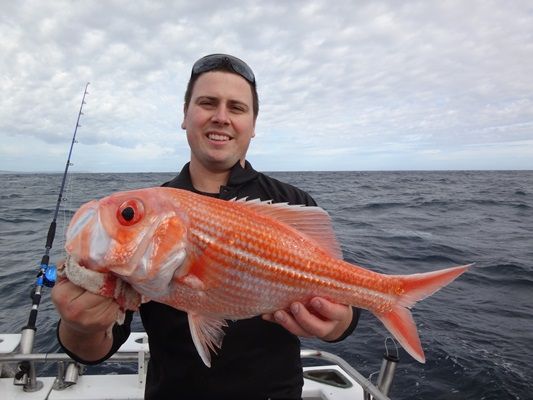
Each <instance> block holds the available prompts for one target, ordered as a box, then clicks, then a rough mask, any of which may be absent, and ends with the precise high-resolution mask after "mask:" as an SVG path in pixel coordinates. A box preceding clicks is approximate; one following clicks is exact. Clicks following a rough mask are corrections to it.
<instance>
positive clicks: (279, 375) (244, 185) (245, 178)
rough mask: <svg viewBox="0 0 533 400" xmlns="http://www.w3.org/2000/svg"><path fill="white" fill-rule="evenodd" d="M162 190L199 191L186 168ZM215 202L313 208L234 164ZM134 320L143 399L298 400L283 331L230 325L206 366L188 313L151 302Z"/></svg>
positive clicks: (295, 364) (295, 365) (291, 348)
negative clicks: (145, 357) (143, 368)
mask: <svg viewBox="0 0 533 400" xmlns="http://www.w3.org/2000/svg"><path fill="white" fill-rule="evenodd" d="M163 186H167V187H175V188H180V189H186V190H190V191H193V192H196V193H200V192H198V191H197V190H195V189H194V187H193V186H192V182H191V178H190V174H189V165H188V164H186V165H185V166H184V168H183V169H182V171H181V172H180V174H179V175H178V176H177V177H176V178H174V179H173V180H171V181H170V182H166V183H165V184H163ZM202 194H205V195H209V194H206V193H202ZM218 197H219V198H221V199H226V200H230V199H234V198H237V199H239V198H244V197H247V198H248V199H257V198H259V199H261V200H272V201H273V202H276V203H279V202H287V203H289V204H305V205H308V206H312V205H316V203H315V201H314V200H313V198H312V197H311V196H309V194H307V193H306V192H304V191H302V190H300V189H297V188H295V187H294V186H291V185H289V184H286V183H283V182H280V181H278V180H276V179H273V178H270V177H268V176H266V175H264V174H262V173H259V172H257V171H255V170H254V169H253V168H252V166H251V165H250V164H249V163H248V162H246V165H245V168H242V167H241V165H240V164H238V163H237V164H236V165H235V166H234V167H233V169H232V171H231V175H230V178H229V181H228V184H227V185H226V186H223V187H221V188H220V193H219V195H218ZM140 314H141V318H142V322H143V325H144V328H145V330H146V332H147V333H148V338H149V344H150V362H149V365H148V376H147V381H146V391H145V398H146V399H150V400H152V399H153V400H155V399H157V400H159V399H248V400H249V399H266V398H273V399H276V398H279V399H299V398H301V392H302V385H303V377H302V366H301V362H300V341H299V339H298V337H296V336H294V335H292V334H291V333H289V332H288V331H287V330H285V329H284V328H282V327H281V326H279V325H277V324H274V323H271V322H266V321H263V320H262V319H261V317H255V318H251V319H245V320H240V321H235V322H229V326H228V327H227V328H225V332H226V335H225V336H224V341H223V345H222V348H221V349H220V350H219V352H218V354H217V355H213V356H212V360H211V368H207V367H206V366H205V365H204V364H203V362H202V360H201V359H200V356H199V355H198V354H197V352H196V348H195V347H194V344H193V341H192V338H191V335H190V331H189V325H188V321H187V314H186V313H184V312H182V311H179V310H177V309H174V308H172V307H169V306H167V305H164V304H161V303H157V302H155V301H151V302H148V303H145V304H143V305H141V307H140ZM357 319H358V313H357V311H355V312H354V318H353V321H352V324H351V326H350V327H349V328H348V330H347V331H346V332H345V334H344V335H342V338H341V339H343V338H345V337H346V336H348V335H349V334H350V333H351V332H352V331H353V329H354V328H355V326H356V324H357ZM130 322H131V312H129V315H128V316H127V318H126V323H125V324H124V325H123V326H115V328H114V345H113V349H112V351H111V352H110V354H109V355H108V356H110V355H111V354H113V353H114V352H115V351H116V350H117V349H118V348H119V347H120V345H121V344H122V343H123V342H124V341H125V340H126V339H127V337H128V335H129V330H130V326H129V324H130ZM341 339H339V340H341ZM106 358H107V357H106ZM99 361H102V360H99Z"/></svg>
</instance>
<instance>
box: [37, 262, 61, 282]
mask: <svg viewBox="0 0 533 400" xmlns="http://www.w3.org/2000/svg"><path fill="white" fill-rule="evenodd" d="M56 280H57V267H56V265H55V264H41V269H40V270H39V273H38V274H37V285H38V286H43V285H44V286H46V287H49V288H51V287H54V285H55V284H56Z"/></svg>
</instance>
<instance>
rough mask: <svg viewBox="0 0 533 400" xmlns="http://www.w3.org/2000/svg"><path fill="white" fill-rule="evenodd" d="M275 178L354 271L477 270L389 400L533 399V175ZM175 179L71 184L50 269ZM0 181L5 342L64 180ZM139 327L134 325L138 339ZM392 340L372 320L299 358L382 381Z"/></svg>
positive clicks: (423, 312)
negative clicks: (130, 192)
mask: <svg viewBox="0 0 533 400" xmlns="http://www.w3.org/2000/svg"><path fill="white" fill-rule="evenodd" d="M270 175H272V176H274V177H276V178H278V179H281V180H283V181H286V182H289V183H292V184H294V185H296V186H298V187H300V188H302V189H305V190H307V191H308V192H309V193H310V194H311V195H312V196H313V197H314V198H315V199H316V200H317V202H318V203H319V204H320V205H321V206H322V207H323V208H325V209H326V210H327V211H328V212H329V213H330V214H331V216H332V219H333V223H334V226H335V230H336V232H337V236H338V239H339V241H340V243H341V246H342V249H343V253H344V257H345V259H346V260H348V261H350V262H353V263H357V264H359V265H362V266H364V267H366V268H370V269H372V270H375V271H378V272H383V273H388V274H409V273H417V272H424V271H431V270H435V269H439V268H445V267H450V266H454V265H458V264H466V263H471V262H475V263H476V265H475V267H474V268H473V269H472V270H471V271H470V272H468V273H466V274H464V275H463V276H461V277H460V278H459V279H458V280H456V281H455V282H453V283H452V284H451V285H449V286H448V287H446V288H444V289H443V290H441V291H440V292H438V293H436V294H435V295H433V296H432V297H430V298H427V299H425V300H423V301H421V302H420V303H418V304H417V305H416V306H415V308H414V309H413V315H414V319H415V321H416V322H417V326H418V329H419V334H420V337H421V341H422V346H423V348H424V350H425V353H426V358H427V361H426V364H420V363H418V362H416V361H415V360H413V359H412V358H411V357H410V356H409V355H408V354H407V353H405V351H403V350H402V349H400V350H399V351H400V358H401V360H400V363H399V364H398V366H397V372H396V376H395V378H394V384H393V388H392V391H391V393H390V396H391V398H393V399H432V400H437V399H487V400H488V399H532V398H533V367H532V366H531V363H532V360H533V307H532V305H533V300H532V299H533V171H476V172H473V171H457V172H287V173H280V172H278V173H272V174H270ZM172 176H173V174H148V173H147V174H71V175H70V180H69V185H68V190H67V197H68V200H67V201H65V202H64V204H63V205H62V211H61V212H60V215H59V218H58V224H59V228H58V232H57V235H56V241H55V242H54V248H53V249H52V252H51V255H52V259H53V260H57V259H59V258H61V257H63V255H64V253H63V251H62V246H63V236H64V226H65V224H66V222H68V220H69V218H70V216H71V215H72V212H74V211H75V210H76V208H77V207H78V206H79V205H80V204H81V203H83V202H86V201H88V200H90V199H93V198H98V197H101V196H104V195H107V194H109V193H112V192H114V191H118V190H125V189H133V188H140V187H149V186H157V185H159V184H160V183H162V182H164V181H166V180H169V179H170V178H172ZM0 180H1V188H2V191H1V194H0V332H5V333H7V332H10V333H12V332H19V331H20V329H21V328H22V326H23V325H25V324H26V321H27V318H28V315H29V310H30V306H31V301H30V298H29V293H30V290H31V288H32V287H33V284H34V281H35V275H36V272H37V265H38V263H39V262H40V259H41V257H42V254H43V251H44V245H45V241H46V233H47V230H48V226H49V224H50V222H51V219H52V216H53V210H54V208H55V204H56V200H57V193H58V190H59V185H60V182H61V176H60V175H58V174H38V175H31V174H21V175H17V174H4V175H0ZM49 292H50V290H49V289H45V294H44V296H43V299H42V301H41V307H40V311H39V316H38V331H37V340H36V345H35V351H38V352H54V351H58V350H59V347H58V345H57V343H56V341H55V324H56V322H57V315H56V313H55V311H54V307H53V305H52V303H51V301H50V296H49ZM141 327H142V325H141V324H140V322H139V320H138V319H135V320H134V329H139V330H140V329H141ZM387 336H388V335H387V332H386V330H385V328H383V326H382V325H381V323H380V322H379V321H377V319H376V318H374V317H373V316H372V315H371V314H370V313H368V312H363V314H362V316H361V319H360V322H359V326H358V327H357V329H356V331H355V332H354V334H353V335H352V336H350V337H349V338H347V339H346V340H345V341H343V342H341V343H337V344H326V343H322V342H320V341H315V340H305V341H304V346H305V347H312V348H320V349H323V350H326V351H331V352H333V353H337V354H339V355H341V356H342V357H344V358H345V359H346V360H348V361H349V362H350V363H351V364H352V365H353V366H354V367H356V368H357V369H358V370H359V371H360V372H361V373H363V375H365V376H368V375H370V374H371V373H373V372H375V371H377V370H379V367H380V363H381V357H382V355H383V353H384V351H385V347H384V344H385V338H386V337H387ZM391 347H392V346H391V345H390V342H389V348H391ZM39 368H40V370H41V371H43V368H44V367H42V366H40V367H39ZM109 369H110V367H101V366H100V367H93V369H92V370H91V372H94V370H100V371H105V372H110V371H109ZM50 373H54V370H52V371H50Z"/></svg>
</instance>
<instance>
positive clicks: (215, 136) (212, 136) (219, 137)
mask: <svg viewBox="0 0 533 400" xmlns="http://www.w3.org/2000/svg"><path fill="white" fill-rule="evenodd" d="M207 138H208V139H209V140H213V141H215V142H228V141H230V140H231V139H232V138H231V137H229V136H228V135H224V134H221V133H208V134H207Z"/></svg>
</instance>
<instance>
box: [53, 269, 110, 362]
mask: <svg viewBox="0 0 533 400" xmlns="http://www.w3.org/2000/svg"><path fill="white" fill-rule="evenodd" d="M52 301H53V302H54V304H55V306H56V309H57V311H58V312H59V314H60V316H61V323H60V325H59V337H60V339H61V343H62V344H63V346H65V347H66V348H67V349H69V350H70V351H71V352H73V353H74V354H76V355H77V356H79V357H81V358H82V359H84V360H86V361H95V360H99V359H101V358H102V357H104V356H105V355H106V354H107V353H108V352H109V350H110V349H111V345H112V343H113V338H112V337H111V336H109V335H108V334H107V333H106V332H107V331H108V330H109V328H110V327H112V326H113V324H114V323H115V321H116V319H117V315H118V312H119V306H118V304H117V303H116V302H115V301H114V300H113V299H111V298H107V297H102V296H98V295H96V294H92V293H90V292H88V291H86V290H85V289H83V288H81V287H79V286H76V285H74V284H73V283H71V282H70V281H68V280H67V279H62V280H59V281H58V282H57V283H56V284H55V286H54V288H53V289H52Z"/></svg>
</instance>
